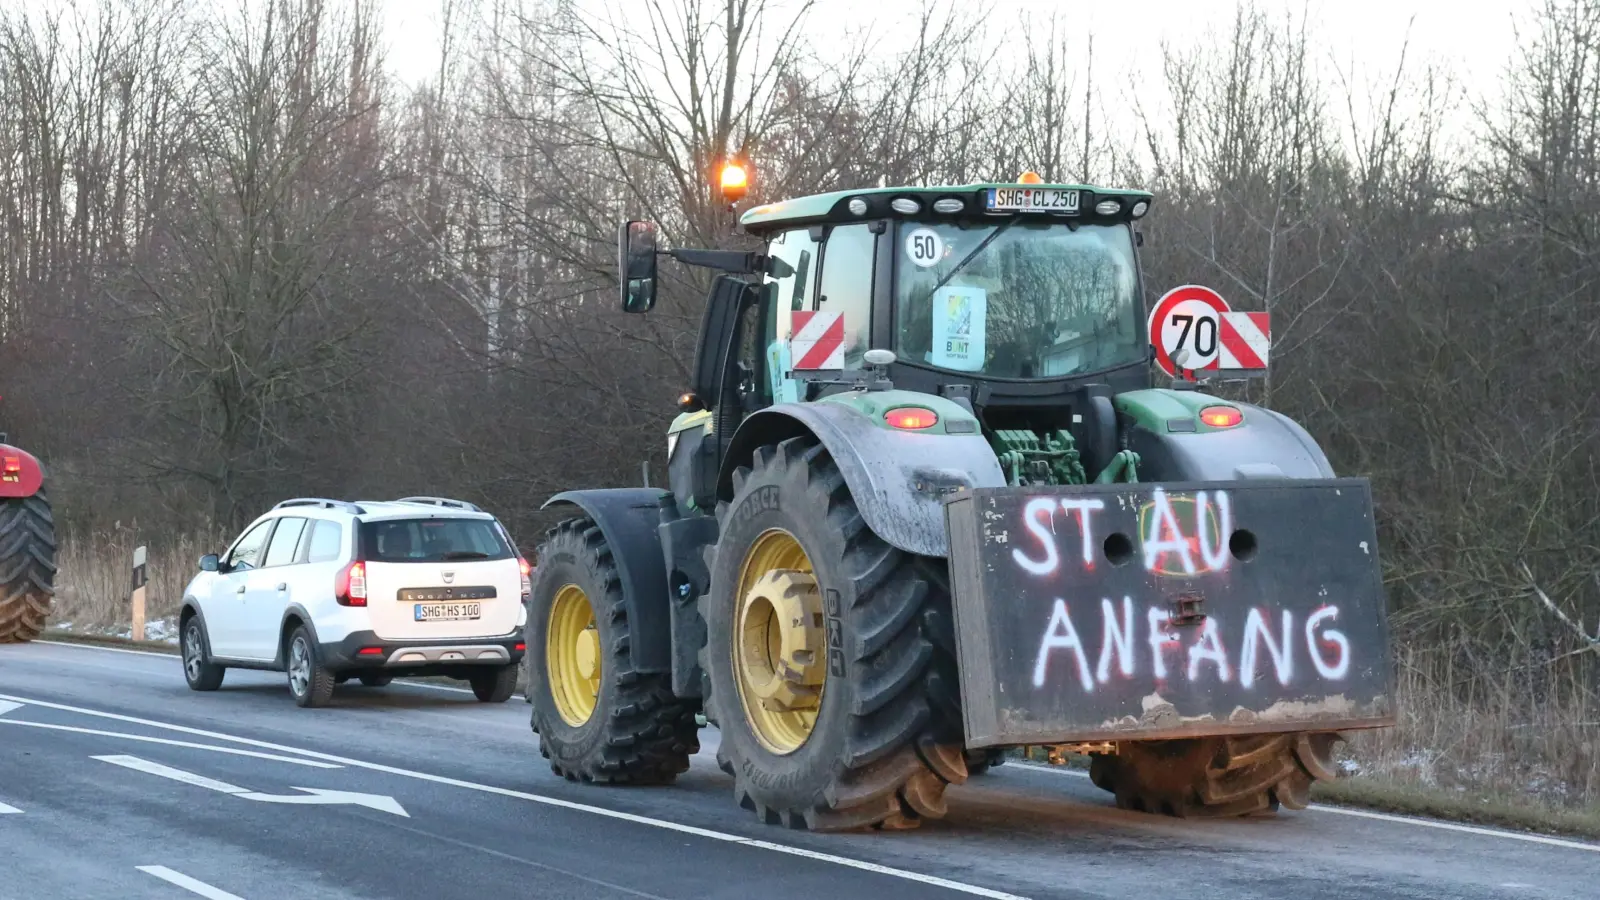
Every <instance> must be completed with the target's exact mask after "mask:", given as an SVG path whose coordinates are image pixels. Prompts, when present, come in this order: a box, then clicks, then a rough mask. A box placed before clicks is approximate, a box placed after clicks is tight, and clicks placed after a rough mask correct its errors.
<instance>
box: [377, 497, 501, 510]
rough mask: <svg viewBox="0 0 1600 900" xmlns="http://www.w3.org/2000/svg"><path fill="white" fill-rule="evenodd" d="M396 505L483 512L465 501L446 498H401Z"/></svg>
mask: <svg viewBox="0 0 1600 900" xmlns="http://www.w3.org/2000/svg"><path fill="white" fill-rule="evenodd" d="M395 502H396V503H425V504H427V505H429V506H453V507H455V508H456V509H465V510H469V511H471V512H483V510H481V509H479V508H478V507H477V506H476V505H474V504H471V503H468V502H467V501H465V500H451V499H450V498H448V497H401V498H400V499H399V500H396V501H395Z"/></svg>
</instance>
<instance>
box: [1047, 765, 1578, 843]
mask: <svg viewBox="0 0 1600 900" xmlns="http://www.w3.org/2000/svg"><path fill="white" fill-rule="evenodd" d="M1017 769H1018V771H1022V772H1043V773H1046V774H1049V775H1072V776H1075V777H1078V778H1088V777H1089V773H1088V772H1085V771H1083V770H1081V769H1067V768H1057V767H1054V766H1052V767H1050V768H1045V767H1044V766H1034V765H1028V764H1027V763H1022V764H1020V765H1018V766H1017ZM1306 809H1307V810H1311V811H1315V812H1325V813H1334V814H1336V815H1341V816H1356V817H1358V818H1362V819H1377V820H1378V821H1380V822H1393V823H1395V824H1397V825H1416V826H1419V827H1422V828H1438V829H1440V830H1443V831H1459V832H1461V833H1463V834H1476V835H1480V836H1482V837H1494V838H1507V839H1510V840H1513V841H1527V842H1528V843H1531V844H1544V845H1546V846H1548V847H1562V848H1565V849H1567V850H1587V851H1589V852H1590V853H1600V844H1590V843H1585V842H1583V841H1568V840H1563V839H1561V838H1554V837H1545V836H1544V835H1542V834H1523V833H1521V832H1516V831H1502V830H1501V829H1498V828H1480V827H1478V826H1476V825H1458V824H1456V823H1455V822H1440V821H1437V820H1435V819H1418V818H1412V817H1411V816H1396V815H1391V814H1389V813H1381V812H1373V811H1371V810H1366V809H1352V808H1350V807H1348V806H1329V805H1327V804H1326V803H1313V804H1311V805H1310V806H1308V807H1306Z"/></svg>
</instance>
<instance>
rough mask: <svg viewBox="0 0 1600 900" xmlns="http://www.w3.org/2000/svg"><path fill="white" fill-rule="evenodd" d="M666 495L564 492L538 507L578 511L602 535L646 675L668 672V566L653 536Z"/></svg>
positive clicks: (636, 657)
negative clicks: (576, 509)
mask: <svg viewBox="0 0 1600 900" xmlns="http://www.w3.org/2000/svg"><path fill="white" fill-rule="evenodd" d="M665 495H666V491H663V490H660V489H658V488H598V489H593V490H578V491H562V492H561V493H559V494H556V495H555V496H554V497H551V498H550V499H549V500H546V501H545V502H544V506H542V507H540V508H541V509H548V508H550V507H552V506H560V505H568V506H576V507H578V508H579V509H581V510H583V512H584V515H587V516H588V517H589V518H591V519H593V520H594V523H595V525H596V526H598V527H599V529H600V533H601V534H603V535H605V537H606V544H608V545H609V546H610V547H611V558H612V559H614V560H615V561H616V563H617V573H618V574H619V575H620V576H621V578H622V598H623V602H624V603H625V604H627V613H628V624H629V629H630V633H631V634H632V647H631V650H632V655H633V667H634V669H635V671H638V672H640V673H644V674H650V673H659V672H671V671H672V629H671V622H670V610H668V608H667V566H666V558H665V556H664V555H663V553H662V551H661V537H660V534H659V532H658V531H657V530H656V529H657V526H658V525H660V524H661V498H662V497H663V496H665ZM541 562H542V560H541Z"/></svg>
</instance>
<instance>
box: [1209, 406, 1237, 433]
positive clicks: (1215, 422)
mask: <svg viewBox="0 0 1600 900" xmlns="http://www.w3.org/2000/svg"><path fill="white" fill-rule="evenodd" d="M1200 421H1202V422H1204V423H1206V424H1207V425H1210V426H1211V427H1212V428H1232V427H1233V426H1235V425H1237V424H1239V423H1240V422H1243V421H1244V413H1241V412H1239V411H1238V410H1237V409H1234V408H1233V407H1231V406H1208V407H1206V408H1205V409H1202V410H1200Z"/></svg>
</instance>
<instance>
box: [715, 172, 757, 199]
mask: <svg viewBox="0 0 1600 900" xmlns="http://www.w3.org/2000/svg"><path fill="white" fill-rule="evenodd" d="M717 180H718V183H719V184H720V186H721V188H722V198H723V199H724V200H726V201H728V202H729V203H738V202H739V201H740V200H742V199H743V198H744V194H745V191H747V190H749V188H750V177H749V175H747V174H746V173H745V170H744V167H743V166H741V165H739V164H738V163H724V164H723V166H722V173H721V174H720V175H719V176H718V179H717Z"/></svg>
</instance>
